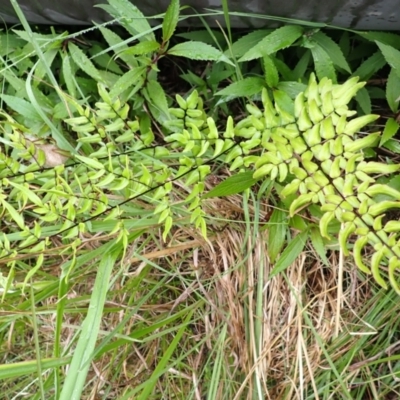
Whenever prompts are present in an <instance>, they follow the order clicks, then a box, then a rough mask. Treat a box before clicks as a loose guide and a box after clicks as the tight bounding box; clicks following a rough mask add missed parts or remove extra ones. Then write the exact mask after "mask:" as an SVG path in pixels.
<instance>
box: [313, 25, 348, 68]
mask: <svg viewBox="0 0 400 400" xmlns="http://www.w3.org/2000/svg"><path fill="white" fill-rule="evenodd" d="M312 39H313V41H315V42H316V43H318V45H319V46H320V47H321V48H322V49H324V50H325V52H326V53H327V54H329V56H330V58H331V60H332V62H333V64H335V65H336V66H338V67H339V68H342V69H344V70H345V71H347V72H348V73H350V74H351V69H350V66H349V64H348V63H347V61H346V59H345V58H344V55H343V53H342V50H341V48H340V47H339V45H338V44H337V43H336V42H334V41H333V40H332V39H331V38H330V37H329V36H328V35H326V34H325V33H323V32H321V31H319V32H317V33H315V34H314V35H313V36H312Z"/></svg>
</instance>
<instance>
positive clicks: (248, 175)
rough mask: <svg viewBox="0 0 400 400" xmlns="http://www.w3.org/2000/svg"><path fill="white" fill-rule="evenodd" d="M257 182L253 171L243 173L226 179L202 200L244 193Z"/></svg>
mask: <svg viewBox="0 0 400 400" xmlns="http://www.w3.org/2000/svg"><path fill="white" fill-rule="evenodd" d="M256 182H257V179H254V178H253V172H252V171H249V172H243V173H240V174H237V175H233V176H231V177H229V178H227V179H225V180H224V181H223V182H221V183H219V184H218V185H217V186H216V187H215V188H213V189H211V190H210V191H209V192H208V193H205V194H204V195H203V196H202V198H203V199H209V198H211V197H224V196H230V195H232V194H237V193H242V192H244V191H245V190H246V189H248V188H250V187H252V186H253V185H254V184H255V183H256Z"/></svg>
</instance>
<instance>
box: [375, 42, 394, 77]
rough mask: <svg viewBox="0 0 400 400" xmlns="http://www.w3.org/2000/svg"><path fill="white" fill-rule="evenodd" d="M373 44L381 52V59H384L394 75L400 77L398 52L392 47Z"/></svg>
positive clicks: (378, 43) (379, 43)
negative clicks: (394, 72) (393, 71)
mask: <svg viewBox="0 0 400 400" xmlns="http://www.w3.org/2000/svg"><path fill="white" fill-rule="evenodd" d="M375 43H376V44H377V45H378V47H379V49H380V50H381V52H382V54H383V57H385V60H386V62H387V63H388V64H389V65H390V66H391V67H392V68H394V69H395V71H396V74H397V75H398V76H400V51H399V50H397V49H395V48H393V47H392V46H388V45H386V44H384V43H381V42H378V41H377V40H376V41H375Z"/></svg>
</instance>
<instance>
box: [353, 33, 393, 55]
mask: <svg viewBox="0 0 400 400" xmlns="http://www.w3.org/2000/svg"><path fill="white" fill-rule="evenodd" d="M356 33H357V35H359V36H362V37H363V38H365V39H367V40H370V41H371V42H375V41H378V42H381V43H384V44H386V45H388V46H392V47H394V48H395V49H399V50H400V36H399V35H397V34H395V33H390V32H374V31H368V32H356Z"/></svg>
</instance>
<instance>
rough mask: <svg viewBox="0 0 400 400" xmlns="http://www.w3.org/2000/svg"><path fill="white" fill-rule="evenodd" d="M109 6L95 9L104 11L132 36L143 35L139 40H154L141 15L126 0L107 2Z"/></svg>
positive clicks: (144, 18) (145, 20)
mask: <svg viewBox="0 0 400 400" xmlns="http://www.w3.org/2000/svg"><path fill="white" fill-rule="evenodd" d="M108 3H109V5H110V6H111V7H110V6H107V5H102V4H99V5H97V7H100V8H103V9H105V10H106V11H107V12H109V13H110V14H111V15H112V16H113V17H114V18H118V20H119V21H118V22H119V23H120V24H121V25H122V26H123V27H124V28H125V29H126V30H127V31H128V32H129V33H131V34H132V35H133V36H135V35H136V34H143V36H142V37H141V38H140V39H139V40H141V39H142V40H143V39H144V40H155V37H154V33H153V32H152V29H151V26H150V24H149V22H148V21H147V19H146V17H145V16H144V15H143V13H142V12H141V11H140V10H139V9H138V8H137V7H136V6H134V5H133V4H132V3H131V2H130V1H128V0H108Z"/></svg>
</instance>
